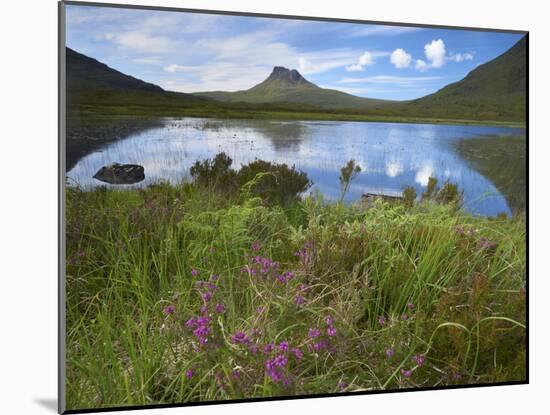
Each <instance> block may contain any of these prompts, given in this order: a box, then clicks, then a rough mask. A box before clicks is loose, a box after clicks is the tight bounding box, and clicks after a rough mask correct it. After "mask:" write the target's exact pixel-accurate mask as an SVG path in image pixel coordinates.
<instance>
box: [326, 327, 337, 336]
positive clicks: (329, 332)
mask: <svg viewBox="0 0 550 415" xmlns="http://www.w3.org/2000/svg"><path fill="white" fill-rule="evenodd" d="M327 335H329V336H330V337H334V336H336V329H335V328H334V326H329V327H328V328H327Z"/></svg>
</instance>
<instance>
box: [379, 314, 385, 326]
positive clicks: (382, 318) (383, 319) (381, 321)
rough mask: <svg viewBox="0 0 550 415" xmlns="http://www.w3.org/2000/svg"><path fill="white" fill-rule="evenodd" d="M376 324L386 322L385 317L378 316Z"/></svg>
mask: <svg viewBox="0 0 550 415" xmlns="http://www.w3.org/2000/svg"><path fill="white" fill-rule="evenodd" d="M378 324H380V325H381V326H383V325H384V324H386V317H384V316H380V317H378Z"/></svg>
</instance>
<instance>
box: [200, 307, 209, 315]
mask: <svg viewBox="0 0 550 415" xmlns="http://www.w3.org/2000/svg"><path fill="white" fill-rule="evenodd" d="M199 311H200V312H201V313H202V314H205V313H206V312H207V311H208V307H206V306H205V305H203V306H201V308H199Z"/></svg>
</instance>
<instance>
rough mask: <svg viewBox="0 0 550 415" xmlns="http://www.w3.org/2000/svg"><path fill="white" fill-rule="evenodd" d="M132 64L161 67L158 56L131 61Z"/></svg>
mask: <svg viewBox="0 0 550 415" xmlns="http://www.w3.org/2000/svg"><path fill="white" fill-rule="evenodd" d="M132 62H134V63H141V64H143V65H162V60H161V59H160V57H158V56H150V57H146V58H135V59H132Z"/></svg>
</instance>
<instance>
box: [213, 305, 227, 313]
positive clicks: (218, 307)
mask: <svg viewBox="0 0 550 415" xmlns="http://www.w3.org/2000/svg"><path fill="white" fill-rule="evenodd" d="M214 311H216V313H218V314H223V313H225V306H224V305H223V304H222V303H218V304H216V305H215V306H214Z"/></svg>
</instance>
